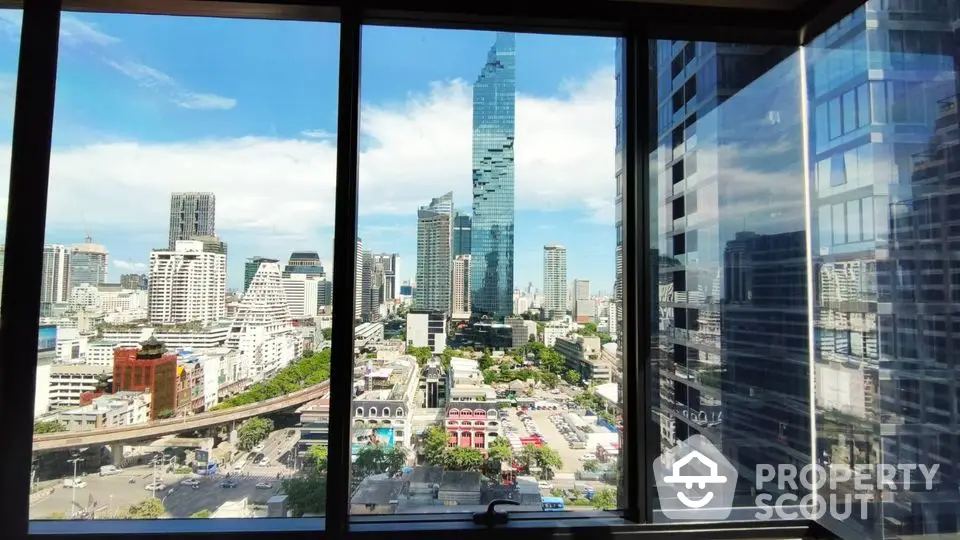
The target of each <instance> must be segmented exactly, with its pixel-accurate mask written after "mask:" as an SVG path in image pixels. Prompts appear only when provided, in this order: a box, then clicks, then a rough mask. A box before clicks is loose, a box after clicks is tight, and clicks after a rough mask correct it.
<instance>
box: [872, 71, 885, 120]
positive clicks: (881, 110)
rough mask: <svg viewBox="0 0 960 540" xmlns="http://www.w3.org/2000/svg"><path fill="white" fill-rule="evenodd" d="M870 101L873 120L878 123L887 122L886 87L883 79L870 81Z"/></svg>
mask: <svg viewBox="0 0 960 540" xmlns="http://www.w3.org/2000/svg"><path fill="white" fill-rule="evenodd" d="M870 96H871V97H870V103H871V104H872V110H873V121H874V122H876V123H878V124H885V123H887V88H886V84H885V83H884V82H883V81H871V82H870Z"/></svg>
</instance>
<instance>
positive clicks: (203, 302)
mask: <svg viewBox="0 0 960 540" xmlns="http://www.w3.org/2000/svg"><path fill="white" fill-rule="evenodd" d="M203 247H204V246H203V243H202V242H200V241H196V240H178V241H177V242H176V244H175V246H174V248H175V249H173V250H157V251H154V252H153V253H151V254H150V278H149V284H148V286H149V289H148V295H149V296H148V298H149V300H148V302H149V307H148V310H147V311H148V316H149V319H150V322H151V323H153V324H176V323H185V322H193V321H201V322H212V321H217V320H220V319H222V318H223V317H224V315H226V304H225V297H224V293H225V289H226V286H227V257H226V255H224V254H222V253H213V252H209V251H204V249H203Z"/></svg>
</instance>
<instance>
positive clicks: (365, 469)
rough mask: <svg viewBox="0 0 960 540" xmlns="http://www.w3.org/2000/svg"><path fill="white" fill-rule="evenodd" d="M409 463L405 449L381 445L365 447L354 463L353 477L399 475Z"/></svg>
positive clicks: (358, 453)
mask: <svg viewBox="0 0 960 540" xmlns="http://www.w3.org/2000/svg"><path fill="white" fill-rule="evenodd" d="M406 463H407V452H406V449H405V448H397V447H393V448H390V447H384V446H380V445H369V446H364V447H363V448H361V449H360V451H359V452H357V459H356V461H354V462H353V476H354V477H355V478H358V479H363V478H366V477H367V476H370V475H374V474H384V473H386V474H388V475H390V476H394V475H396V474H399V473H400V472H401V471H402V470H403V467H404V466H405V465H406Z"/></svg>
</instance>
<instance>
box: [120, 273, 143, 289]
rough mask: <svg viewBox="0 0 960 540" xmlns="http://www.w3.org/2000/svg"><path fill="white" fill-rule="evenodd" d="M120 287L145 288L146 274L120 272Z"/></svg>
mask: <svg viewBox="0 0 960 540" xmlns="http://www.w3.org/2000/svg"><path fill="white" fill-rule="evenodd" d="M120 287H121V288H123V289H127V290H131V291H145V290H147V275H146V274H122V275H121V276H120Z"/></svg>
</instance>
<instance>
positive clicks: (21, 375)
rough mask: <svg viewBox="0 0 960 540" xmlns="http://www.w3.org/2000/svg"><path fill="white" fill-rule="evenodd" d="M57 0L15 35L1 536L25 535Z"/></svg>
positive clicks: (34, 5)
mask: <svg viewBox="0 0 960 540" xmlns="http://www.w3.org/2000/svg"><path fill="white" fill-rule="evenodd" d="M59 32H60V1H59V0H49V1H46V2H24V7H23V19H22V25H21V31H20V58H19V68H18V69H19V71H18V75H17V93H16V106H15V109H14V121H13V143H12V149H11V157H10V191H9V199H8V201H9V202H8V208H7V218H6V221H7V230H6V260H7V261H8V264H7V265H6V269H5V271H4V275H3V308H2V312H0V358H2V359H3V360H4V361H3V362H0V423H2V425H3V426H4V431H5V434H4V444H3V445H2V448H3V449H2V451H0V485H3V486H4V489H6V490H7V492H8V493H10V494H11V496H10V497H7V498H6V499H5V500H4V504H3V505H2V508H3V511H2V515H3V523H4V531H5V533H6V534H5V536H7V537H10V538H20V537H23V536H26V533H27V526H28V520H29V518H28V514H29V497H28V496H27V494H28V493H29V491H30V467H31V465H30V463H31V454H32V451H33V448H32V446H33V415H31V414H28V412H27V411H29V410H32V409H33V401H34V393H35V388H34V386H35V384H34V381H35V380H36V370H37V363H36V358H37V337H38V336H37V333H38V326H39V325H38V322H39V319H40V301H39V298H40V284H41V274H42V272H41V269H42V266H43V239H44V227H45V226H46V209H47V185H48V180H49V173H50V144H51V136H52V135H51V133H52V131H53V107H54V93H55V88H56V81H57V47H58V40H59Z"/></svg>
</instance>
